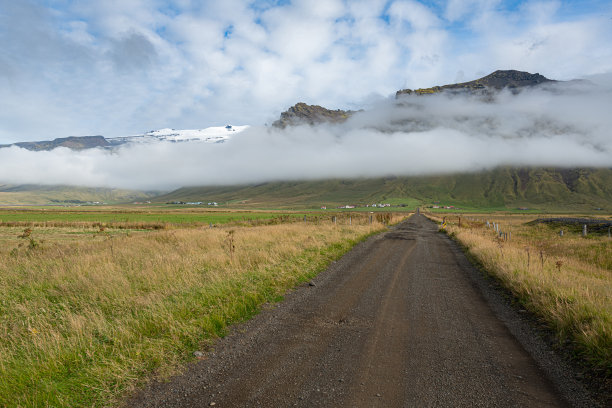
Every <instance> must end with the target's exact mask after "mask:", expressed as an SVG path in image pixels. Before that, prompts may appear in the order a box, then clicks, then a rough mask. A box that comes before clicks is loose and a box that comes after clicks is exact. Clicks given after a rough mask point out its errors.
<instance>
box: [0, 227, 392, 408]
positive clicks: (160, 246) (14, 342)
mask: <svg viewBox="0 0 612 408" xmlns="http://www.w3.org/2000/svg"><path fill="white" fill-rule="evenodd" d="M361 221H362V222H357V221H356V220H353V221H352V225H348V224H346V223H344V224H341V223H337V224H332V223H330V222H325V223H318V224H313V223H290V224H284V225H272V226H257V227H242V228H240V227H238V228H234V229H229V228H215V229H193V228H192V229H175V230H171V231H148V232H145V233H142V234H132V235H118V236H113V237H112V238H108V239H101V240H100V239H97V240H87V239H83V240H76V241H75V240H68V241H65V242H64V241H62V240H53V239H50V240H49V241H47V242H46V243H44V244H42V245H35V246H30V245H22V246H17V245H16V244H17V242H19V240H23V238H15V240H14V241H5V242H4V245H3V246H2V247H1V248H0V378H2V381H0V406H54V407H55V406H57V407H73V406H109V405H112V404H114V403H116V402H117V401H119V400H120V399H121V397H122V396H124V395H125V394H126V392H129V391H130V390H131V389H133V387H135V386H137V385H138V384H140V383H141V382H142V381H143V380H144V379H146V378H147V377H148V376H150V375H151V374H152V373H156V375H160V376H166V375H168V374H170V373H172V372H174V371H175V370H177V369H178V368H179V367H180V365H181V364H182V363H184V362H185V361H186V360H189V359H190V358H192V357H191V352H192V351H194V350H197V349H200V348H201V347H203V346H205V345H206V344H210V342H211V341H212V340H213V339H214V338H215V337H217V336H223V335H224V334H225V333H226V329H227V326H228V325H229V324H231V323H233V322H238V321H242V320H244V319H247V318H249V317H250V316H252V315H253V314H255V313H257V311H258V310H259V308H260V306H261V305H262V304H263V303H265V302H269V301H276V300H278V299H280V298H281V297H282V295H283V294H284V293H285V292H286V291H287V290H288V289H289V288H291V287H294V286H295V285H296V284H298V283H300V282H302V281H305V280H308V279H310V278H311V277H313V276H314V275H316V274H317V273H318V272H319V271H321V270H322V269H324V268H325V267H326V266H327V265H328V264H329V262H330V261H331V260H334V259H337V258H338V257H340V256H341V255H342V254H344V253H345V252H346V251H348V250H349V249H350V248H351V247H352V246H353V245H354V244H355V243H357V242H358V241H360V240H362V239H364V238H365V237H366V236H368V235H370V234H372V233H374V232H377V231H380V230H381V229H382V228H384V226H383V225H382V224H378V223H376V222H375V223H374V224H373V225H370V224H369V223H367V222H365V221H366V220H365V219H364V220H361ZM58 233H59V234H61V233H62V231H61V229H59V230H58ZM32 234H36V230H34V231H33V232H32Z"/></svg>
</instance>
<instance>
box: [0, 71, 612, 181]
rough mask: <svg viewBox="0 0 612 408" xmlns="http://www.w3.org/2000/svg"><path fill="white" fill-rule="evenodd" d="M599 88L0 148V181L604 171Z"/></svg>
mask: <svg viewBox="0 0 612 408" xmlns="http://www.w3.org/2000/svg"><path fill="white" fill-rule="evenodd" d="M600 79H601V81H599V82H598V84H597V85H595V83H593V82H570V83H557V84H551V85H547V86H546V87H542V88H537V89H536V88H534V89H525V90H523V91H522V92H520V93H518V94H513V93H512V92H510V91H503V92H500V93H498V94H494V95H488V96H483V95H465V94H462V95H459V94H455V95H453V94H446V93H443V94H435V95H426V96H416V95H407V96H405V97H402V98H400V99H397V100H396V99H394V98H389V99H386V100H383V101H381V102H377V103H375V104H374V106H372V107H371V108H369V109H367V110H366V111H363V112H359V113H356V114H355V115H353V116H352V117H351V118H350V119H349V120H348V121H347V122H345V123H343V124H340V125H329V124H322V125H318V126H308V125H304V126H296V127H288V128H286V129H277V128H273V127H266V126H253V127H251V128H250V129H248V130H246V131H244V132H242V133H239V134H236V135H235V136H233V137H232V139H230V140H229V141H227V142H225V143H220V144H207V143H201V142H183V143H170V142H160V143H155V144H150V145H146V144H143V145H129V146H127V145H126V146H122V147H120V148H117V149H115V150H105V149H90V150H83V151H73V150H69V149H67V148H57V149H55V150H53V151H41V152H33V151H28V150H25V149H22V148H19V147H15V146H13V147H10V148H3V149H0V183H4V184H12V185H18V184H48V185H54V184H62V185H76V186H91V187H115V188H128V189H139V190H171V189H174V188H178V187H182V186H195V185H230V184H248V183H259V182H266V181H280V180H313V179H325V178H360V177H381V176H390V175H394V176H409V175H427V174H447V173H454V172H477V171H482V170H487V169H492V168H495V167H498V166H546V167H549V166H550V167H612V115H611V114H610V112H612V88H611V87H610V86H609V85H602V84H604V83H605V82H606V80H605V78H604V77H601V78H600ZM608 79H609V77H608ZM609 83H610V81H608V84H609ZM330 108H333V107H330Z"/></svg>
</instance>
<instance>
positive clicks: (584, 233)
mask: <svg viewBox="0 0 612 408" xmlns="http://www.w3.org/2000/svg"><path fill="white" fill-rule="evenodd" d="M582 236H583V237H586V236H587V225H586V224H584V225H583V226H582Z"/></svg>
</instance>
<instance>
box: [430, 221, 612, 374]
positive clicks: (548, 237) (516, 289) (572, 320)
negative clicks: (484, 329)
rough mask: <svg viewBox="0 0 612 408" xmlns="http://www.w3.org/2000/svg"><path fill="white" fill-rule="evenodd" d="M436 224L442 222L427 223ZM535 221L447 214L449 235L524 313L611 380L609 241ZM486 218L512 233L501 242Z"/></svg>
mask: <svg viewBox="0 0 612 408" xmlns="http://www.w3.org/2000/svg"><path fill="white" fill-rule="evenodd" d="M432 218H434V219H435V220H436V221H438V222H440V221H441V217H432ZM535 218H536V217H535V216H532V217H531V218H529V217H525V216H523V217H518V216H491V215H486V216H476V215H470V218H466V217H462V222H461V227H459V225H458V216H447V217H446V219H447V222H448V224H447V231H448V233H449V234H451V236H454V237H455V238H456V239H457V240H458V241H459V242H461V244H462V245H464V247H466V248H467V249H468V250H469V253H470V254H471V255H473V256H474V257H475V258H476V259H477V260H478V261H479V262H480V263H481V264H482V266H483V267H484V269H485V270H486V271H487V272H489V273H490V274H492V275H493V276H495V277H496V278H497V279H498V280H500V281H501V282H502V284H503V285H504V286H505V287H507V288H508V289H510V290H511V291H512V293H513V294H514V295H515V296H516V297H517V298H518V299H519V301H520V302H521V303H522V304H523V305H524V307H525V308H527V309H528V310H530V311H531V312H533V313H535V314H536V315H537V316H539V317H540V318H542V319H543V321H544V322H546V323H547V324H548V325H549V326H550V327H551V328H552V329H553V331H554V332H555V334H556V336H557V339H558V341H559V343H560V344H562V345H564V346H569V347H570V348H571V349H572V350H573V351H574V352H575V353H576V354H577V355H578V356H579V358H581V359H582V360H583V361H584V362H585V363H586V364H587V365H588V366H590V368H592V369H594V370H596V371H597V372H599V374H603V375H604V376H607V377H610V375H611V374H612V268H611V267H610V266H611V265H612V241H611V240H610V239H609V238H608V237H607V236H590V237H588V238H583V237H581V236H580V234H579V233H577V232H568V231H567V230H566V233H565V235H564V236H563V237H561V236H559V234H558V230H556V229H553V228H550V227H547V226H545V225H542V224H538V225H527V224H526V222H527V221H529V220H532V219H535ZM484 220H489V221H490V222H491V223H493V222H495V223H498V224H499V225H500V230H501V231H503V232H506V233H508V232H510V233H511V240H510V241H504V240H501V239H500V238H499V234H497V233H496V232H495V231H493V228H487V227H486V225H485V224H484V223H483V222H482V221H484Z"/></svg>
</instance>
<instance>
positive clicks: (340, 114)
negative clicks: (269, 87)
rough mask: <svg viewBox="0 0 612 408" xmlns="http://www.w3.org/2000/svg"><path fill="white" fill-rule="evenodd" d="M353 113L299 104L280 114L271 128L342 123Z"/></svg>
mask: <svg viewBox="0 0 612 408" xmlns="http://www.w3.org/2000/svg"><path fill="white" fill-rule="evenodd" d="M353 113H354V112H353V111H345V110H341V109H337V110H329V109H326V108H324V107H322V106H319V105H308V104H305V103H303V102H300V103H297V104H295V105H294V106H292V107H290V108H289V109H287V110H286V111H285V112H283V113H281V115H280V119H279V120H277V121H276V122H274V123H272V126H275V127H279V128H285V127H287V126H296V125H304V124H307V125H315V124H319V123H342V122H344V121H346V120H347V119H348V118H349V117H350V116H351V115H352V114H353Z"/></svg>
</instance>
